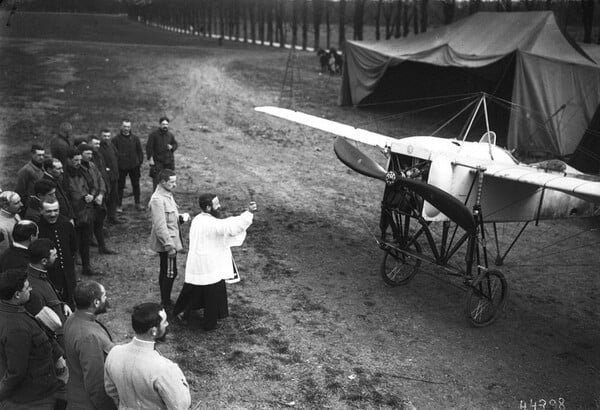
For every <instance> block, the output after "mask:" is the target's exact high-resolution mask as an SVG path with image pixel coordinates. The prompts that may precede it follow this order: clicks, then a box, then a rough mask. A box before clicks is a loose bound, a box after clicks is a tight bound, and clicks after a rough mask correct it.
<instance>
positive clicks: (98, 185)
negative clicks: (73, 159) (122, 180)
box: [81, 161, 106, 197]
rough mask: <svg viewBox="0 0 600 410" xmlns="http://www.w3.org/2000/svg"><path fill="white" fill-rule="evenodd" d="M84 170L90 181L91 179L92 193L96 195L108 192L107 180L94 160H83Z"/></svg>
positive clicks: (82, 166)
mask: <svg viewBox="0 0 600 410" xmlns="http://www.w3.org/2000/svg"><path fill="white" fill-rule="evenodd" d="M81 168H82V170H83V172H87V175H86V176H85V178H86V180H87V181H88V183H89V182H90V181H91V187H90V188H91V193H92V195H94V197H96V196H97V195H98V194H102V196H104V195H105V194H106V180H105V179H104V177H103V176H102V172H101V171H100V169H98V166H97V165H96V164H95V163H94V162H85V161H81Z"/></svg>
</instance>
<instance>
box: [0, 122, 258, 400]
mask: <svg viewBox="0 0 600 410" xmlns="http://www.w3.org/2000/svg"><path fill="white" fill-rule="evenodd" d="M168 126H169V119H168V118H166V117H161V118H160V120H159V127H158V129H157V130H156V131H154V132H152V133H151V134H150V135H149V136H148V140H147V143H146V150H145V155H144V151H143V150H142V144H141V141H140V139H139V138H138V137H137V136H135V135H134V134H133V133H132V132H131V122H130V121H129V120H124V121H123V122H122V124H121V128H120V132H119V135H117V136H115V137H111V133H110V131H109V130H107V129H103V130H101V132H100V133H99V135H92V136H89V137H88V138H86V139H76V140H74V139H73V138H72V132H73V128H72V126H71V125H70V124H68V123H63V124H62V125H61V126H60V129H59V132H58V135H57V136H56V137H55V138H53V139H52V140H51V142H50V147H49V148H50V154H51V155H48V152H47V151H46V149H45V148H44V147H42V146H40V145H35V144H34V145H33V146H32V147H31V160H30V161H29V162H28V163H27V164H25V165H24V166H23V167H22V168H21V169H20V170H19V171H18V173H17V177H16V181H15V184H14V189H13V190H12V191H11V190H5V191H3V192H0V239H1V240H0V408H2V409H27V410H32V409H63V408H67V409H86V410H87V409H115V408H121V409H188V408H189V407H190V405H191V399H190V392H189V387H188V384H187V381H186V378H185V376H184V374H183V373H182V371H181V370H180V369H179V367H178V366H177V364H175V363H174V362H172V361H170V360H169V359H167V358H165V357H163V356H161V354H160V353H159V352H158V351H157V350H156V349H155V343H156V342H160V341H163V340H164V339H165V336H166V334H167V327H168V325H169V323H168V314H171V318H172V319H175V320H180V321H181V322H182V324H185V323H186V321H187V319H188V318H189V315H190V312H191V311H192V310H197V309H200V308H202V309H204V322H203V323H204V326H203V327H204V329H205V330H212V329H215V328H216V327H217V320H219V319H223V318H225V317H227V315H228V306H227V293H226V285H225V283H226V280H227V279H230V278H231V277H232V276H233V275H234V270H235V268H234V266H235V264H234V263H233V258H232V255H231V250H230V247H231V246H236V245H241V243H242V242H243V240H244V238H245V235H246V229H247V228H248V227H249V226H250V224H251V223H252V221H253V213H254V212H255V211H256V204H255V203H254V202H251V203H250V204H249V206H248V209H247V210H246V211H245V212H243V213H242V214H241V215H239V216H233V217H229V218H221V217H220V215H219V209H220V206H221V205H220V203H219V199H218V197H217V196H216V195H214V194H202V195H200V197H199V200H198V205H199V209H200V212H199V213H198V215H196V217H194V218H193V220H192V224H191V228H190V247H189V251H188V254H187V261H186V272H185V283H184V286H183V289H182V292H181V294H180V296H179V298H178V299H177V301H176V303H175V304H173V303H172V302H171V291H172V287H173V281H174V280H175V278H176V276H177V260H176V256H177V253H178V252H179V251H180V250H181V249H182V247H183V245H182V240H181V232H180V230H179V227H180V224H181V223H185V222H187V221H188V220H189V219H190V217H189V214H187V213H180V212H179V209H178V206H177V204H176V202H175V199H174V196H173V191H174V189H175V187H176V186H177V177H176V174H175V171H174V168H175V161H174V155H173V152H174V151H175V150H176V149H177V146H178V145H177V141H176V140H175V138H174V136H173V134H172V133H171V132H170V131H169V130H168ZM144 157H146V158H147V159H148V161H149V162H150V164H151V167H152V175H151V176H152V178H153V184H154V187H155V190H154V192H153V194H152V197H151V199H150V202H149V204H148V206H149V208H150V209H149V211H150V212H149V217H150V220H151V223H152V230H151V234H150V245H151V248H152V249H153V250H154V251H156V252H157V253H158V255H159V264H160V266H159V287H160V295H161V303H154V302H145V303H139V304H136V305H135V306H134V307H133V312H132V314H131V325H132V328H133V330H134V333H135V337H134V338H133V339H132V340H131V341H130V342H129V343H126V344H123V345H115V343H114V342H113V339H112V336H111V334H110V331H109V329H108V328H107V327H106V326H105V325H104V324H102V323H101V322H100V321H99V320H98V316H99V315H101V314H102V313H105V312H106V311H107V309H108V308H109V302H108V298H107V292H106V289H105V288H104V286H103V285H102V284H100V283H99V282H97V281H94V280H90V278H89V277H90V276H93V275H96V274H97V272H96V271H95V270H94V269H93V268H92V265H91V263H90V244H91V243H93V242H94V239H95V241H96V242H97V246H98V251H99V253H102V254H107V255H112V254H115V253H116V252H115V251H113V250H112V249H110V248H109V247H108V245H107V243H106V240H105V238H104V232H103V228H104V223H108V224H113V225H119V224H122V223H124V222H123V221H122V220H121V219H120V216H119V215H120V214H122V213H123V206H122V205H123V191H124V188H125V184H126V179H127V177H129V179H130V183H131V186H132V191H133V197H134V206H135V209H136V210H144V209H145V207H144V205H143V204H142V203H141V202H140V201H141V198H140V167H141V164H142V162H143V161H144ZM8 185H10V184H6V186H3V187H2V188H6V187H7V186H8ZM77 256H79V258H80V259H81V271H80V272H79V274H77V272H76V263H75V261H76V257H77ZM173 305H174V306H173Z"/></svg>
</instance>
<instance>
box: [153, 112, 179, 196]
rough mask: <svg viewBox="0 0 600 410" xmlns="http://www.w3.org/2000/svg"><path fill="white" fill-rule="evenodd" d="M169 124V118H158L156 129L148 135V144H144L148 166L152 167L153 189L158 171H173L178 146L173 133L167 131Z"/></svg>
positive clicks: (156, 181) (156, 182)
mask: <svg viewBox="0 0 600 410" xmlns="http://www.w3.org/2000/svg"><path fill="white" fill-rule="evenodd" d="M169 122H170V121H169V118H167V117H160V119H159V120H158V123H159V127H158V129H156V130H154V131H152V132H151V133H150V135H148V142H146V156H147V157H148V161H149V162H150V166H153V167H154V171H153V173H154V175H155V176H154V177H153V178H152V183H153V185H154V189H156V185H158V182H159V181H158V174H160V171H162V170H163V169H171V170H175V156H174V154H173V153H174V152H175V150H176V149H177V147H178V144H177V141H176V140H175V136H174V135H173V133H171V132H170V131H169Z"/></svg>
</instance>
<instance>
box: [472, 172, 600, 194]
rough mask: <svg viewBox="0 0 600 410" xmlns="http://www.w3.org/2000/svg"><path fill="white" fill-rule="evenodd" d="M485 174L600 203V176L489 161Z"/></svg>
mask: <svg viewBox="0 0 600 410" xmlns="http://www.w3.org/2000/svg"><path fill="white" fill-rule="evenodd" d="M484 174H485V175H490V176H493V177H496V178H501V179H506V180H511V181H517V182H522V183H526V184H531V185H535V186H539V187H541V188H547V189H553V190H556V191H560V192H564V193H566V194H569V195H573V196H575V197H578V198H581V199H583V200H585V201H589V202H594V203H596V204H600V178H599V177H594V176H590V175H587V174H565V173H562V172H552V171H546V170H543V169H540V168H536V167H532V166H528V165H523V164H519V165H507V164H494V163H489V164H487V165H486V168H485V171H484Z"/></svg>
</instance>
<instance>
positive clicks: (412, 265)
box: [380, 242, 421, 287]
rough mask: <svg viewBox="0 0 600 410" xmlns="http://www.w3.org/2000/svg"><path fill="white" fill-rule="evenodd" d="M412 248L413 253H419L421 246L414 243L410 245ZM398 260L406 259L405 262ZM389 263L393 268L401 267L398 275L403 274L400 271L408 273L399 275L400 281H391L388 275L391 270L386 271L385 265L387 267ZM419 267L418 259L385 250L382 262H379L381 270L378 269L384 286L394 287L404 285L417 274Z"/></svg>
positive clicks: (419, 261)
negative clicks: (392, 264)
mask: <svg viewBox="0 0 600 410" xmlns="http://www.w3.org/2000/svg"><path fill="white" fill-rule="evenodd" d="M412 247H414V250H413V251H414V252H416V253H421V246H420V245H419V244H418V243H417V242H414V243H413V244H412ZM392 253H396V254H398V257H396V256H395V255H393V254H392ZM400 258H406V260H405V261H401V260H400ZM390 261H393V262H392V263H394V267H397V266H402V268H401V272H400V273H403V272H402V271H404V270H408V272H406V273H405V274H403V275H401V277H400V279H392V278H391V277H390V275H389V274H388V272H389V271H391V270H393V268H392V269H387V268H388V266H387V265H388V263H390ZM405 265H406V266H405ZM420 266H421V260H420V259H417V258H414V257H411V256H408V255H403V254H402V253H401V252H400V251H396V250H394V249H391V250H387V251H386V252H385V255H383V260H382V261H381V269H380V272H381V277H382V278H383V281H384V282H385V284H386V285H388V286H392V287H395V286H402V285H406V284H407V283H408V282H410V280H411V279H412V278H413V277H414V276H415V275H416V274H417V272H418V271H419V267H420Z"/></svg>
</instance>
